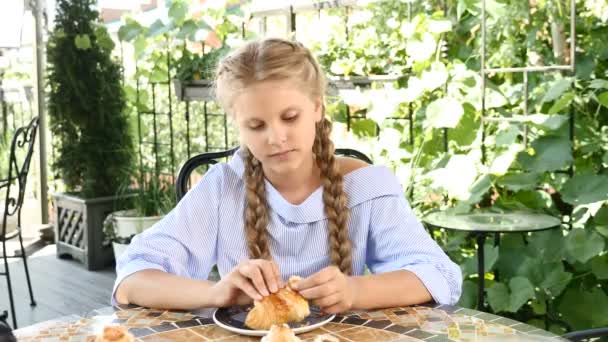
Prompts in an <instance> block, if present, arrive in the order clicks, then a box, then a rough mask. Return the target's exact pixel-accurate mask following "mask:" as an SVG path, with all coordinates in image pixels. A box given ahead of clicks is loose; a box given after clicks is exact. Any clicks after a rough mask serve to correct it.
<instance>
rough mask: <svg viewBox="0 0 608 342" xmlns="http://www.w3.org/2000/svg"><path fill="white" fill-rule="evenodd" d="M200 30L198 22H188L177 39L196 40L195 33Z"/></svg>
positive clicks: (183, 25)
mask: <svg viewBox="0 0 608 342" xmlns="http://www.w3.org/2000/svg"><path fill="white" fill-rule="evenodd" d="M197 29H198V26H197V25H196V22H194V20H192V19H188V20H186V21H185V22H184V23H183V24H182V27H181V29H180V30H179V32H178V33H177V35H176V37H177V38H180V39H189V40H194V33H195V32H196V30H197Z"/></svg>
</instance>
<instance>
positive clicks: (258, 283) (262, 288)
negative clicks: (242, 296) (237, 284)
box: [239, 263, 270, 296]
mask: <svg viewBox="0 0 608 342" xmlns="http://www.w3.org/2000/svg"><path fill="white" fill-rule="evenodd" d="M239 271H240V273H241V274H242V275H243V276H245V277H247V278H249V279H250V280H251V282H252V283H253V286H254V287H255V289H256V290H257V291H258V292H259V293H260V294H261V295H262V296H268V295H269V294H270V292H268V289H267V288H266V283H265V282H264V277H263V276H262V272H261V271H260V267H259V266H258V265H256V264H254V263H249V264H246V265H243V266H242V267H241V268H240V269H239Z"/></svg>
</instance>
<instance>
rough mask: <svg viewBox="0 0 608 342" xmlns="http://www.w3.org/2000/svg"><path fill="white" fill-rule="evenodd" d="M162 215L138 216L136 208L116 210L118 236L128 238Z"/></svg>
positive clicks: (146, 227) (151, 224)
mask: <svg viewBox="0 0 608 342" xmlns="http://www.w3.org/2000/svg"><path fill="white" fill-rule="evenodd" d="M162 218H163V217H162V216H146V217H141V216H136V214H135V211H134V210H121V211H117V212H114V229H115V231H116V236H118V237H123V238H128V237H131V236H133V235H136V234H139V233H141V232H143V231H144V230H146V229H148V228H150V227H152V226H153V225H154V224H155V223H156V222H158V221H160V220H161V219H162Z"/></svg>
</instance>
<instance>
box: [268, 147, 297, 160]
mask: <svg viewBox="0 0 608 342" xmlns="http://www.w3.org/2000/svg"><path fill="white" fill-rule="evenodd" d="M293 151H295V150H293V149H291V150H285V151H281V152H277V153H273V154H271V155H270V156H269V157H271V158H275V157H283V156H286V155H287V154H288V153H289V152H293Z"/></svg>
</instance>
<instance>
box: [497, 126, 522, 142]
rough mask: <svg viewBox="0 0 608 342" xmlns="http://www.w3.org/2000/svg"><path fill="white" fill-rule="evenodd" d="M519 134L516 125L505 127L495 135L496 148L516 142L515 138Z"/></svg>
mask: <svg viewBox="0 0 608 342" xmlns="http://www.w3.org/2000/svg"><path fill="white" fill-rule="evenodd" d="M520 132H521V130H520V128H519V127H518V125H507V127H506V128H505V129H502V130H500V131H498V132H497V134H496V139H495V140H496V146H497V147H501V146H510V145H511V144H513V143H515V142H516V141H517V137H518V136H519V133H520Z"/></svg>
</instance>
